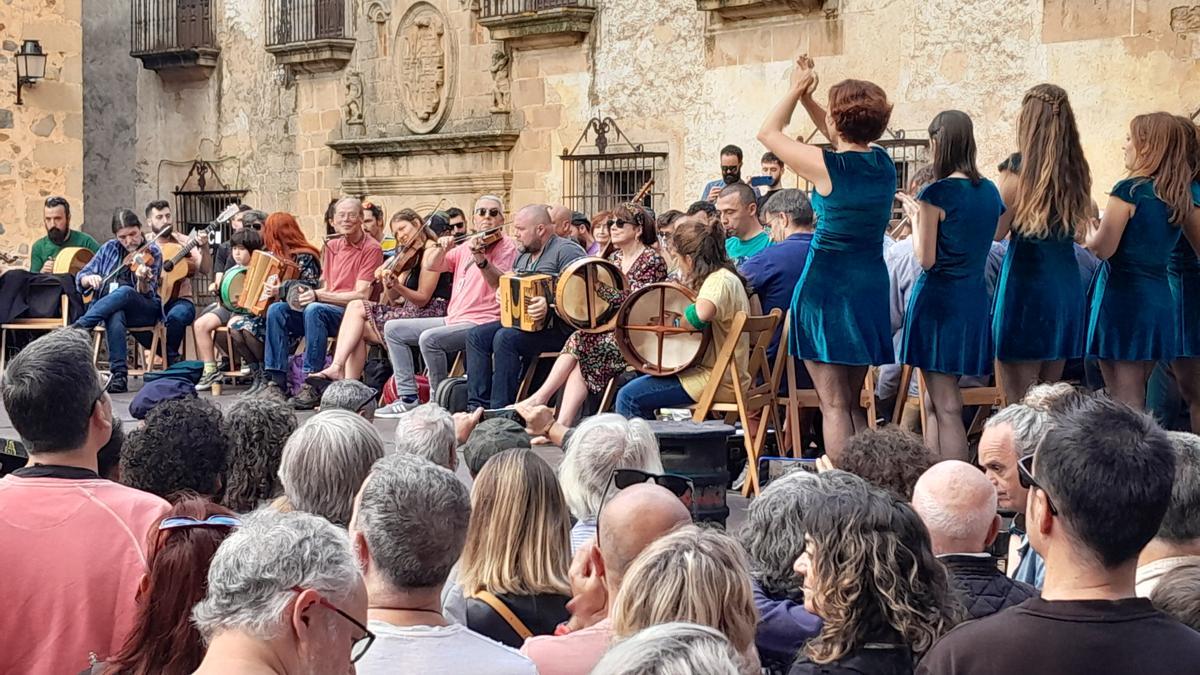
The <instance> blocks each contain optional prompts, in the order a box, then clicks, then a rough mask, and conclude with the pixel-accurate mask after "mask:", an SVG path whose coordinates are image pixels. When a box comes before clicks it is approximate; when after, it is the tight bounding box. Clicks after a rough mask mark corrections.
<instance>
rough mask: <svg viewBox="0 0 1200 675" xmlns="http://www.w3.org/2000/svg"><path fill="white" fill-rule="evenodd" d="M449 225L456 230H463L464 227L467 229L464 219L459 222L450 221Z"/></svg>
mask: <svg viewBox="0 0 1200 675" xmlns="http://www.w3.org/2000/svg"><path fill="white" fill-rule="evenodd" d="M450 227H452V228H454V229H456V230H465V229H467V223H466V221H463V222H461V223H450Z"/></svg>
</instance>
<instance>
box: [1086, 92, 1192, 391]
mask: <svg viewBox="0 0 1200 675" xmlns="http://www.w3.org/2000/svg"><path fill="white" fill-rule="evenodd" d="M1194 136H1195V134H1194V133H1192V132H1189V131H1188V130H1186V129H1184V128H1183V127H1182V126H1180V125H1179V123H1178V122H1177V121H1176V119H1175V116H1174V115H1171V114H1170V113H1165V112H1159V113H1152V114H1149V115H1138V116H1137V117H1134V118H1133V120H1132V121H1131V122H1130V123H1129V135H1128V137H1127V138H1126V141H1125V167H1126V168H1127V169H1129V177H1128V178H1125V179H1124V180H1122V181H1120V182H1118V183H1117V184H1116V185H1115V186H1114V187H1113V189H1112V191H1111V193H1110V196H1109V198H1108V205H1107V207H1106V208H1105V209H1104V218H1103V219H1102V220H1101V221H1100V223H1099V224H1098V225H1097V226H1096V227H1094V228H1093V229H1091V230H1090V231H1089V232H1088V235H1087V243H1086V245H1087V247H1088V248H1089V249H1090V250H1091V251H1092V252H1093V253H1095V254H1096V256H1097V257H1099V258H1100V259H1101V260H1103V261H1104V262H1103V263H1102V264H1101V266H1100V269H1099V270H1098V271H1097V273H1096V279H1095V281H1094V282H1093V290H1092V307H1091V315H1090V317H1089V322H1088V340H1087V342H1088V348H1087V352H1088V355H1089V356H1094V357H1096V358H1098V359H1099V361H1100V372H1101V373H1102V374H1103V375H1104V384H1105V388H1106V389H1107V390H1108V392H1109V395H1111V396H1112V397H1113V398H1115V399H1117V400H1118V401H1121V402H1123V403H1126V404H1128V405H1130V406H1132V407H1134V408H1144V407H1145V404H1146V381H1147V380H1148V379H1150V371H1151V370H1153V368H1154V364H1155V362H1157V361H1159V360H1171V359H1174V358H1175V357H1176V356H1178V355H1179V345H1178V342H1177V340H1176V337H1177V334H1176V325H1175V321H1176V316H1175V306H1174V305H1175V303H1174V302H1173V298H1172V295H1171V284H1170V282H1169V281H1168V280H1167V262H1168V260H1169V259H1170V257H1171V252H1172V250H1173V249H1174V248H1175V245H1176V244H1177V243H1178V242H1179V238H1180V232H1181V228H1184V231H1185V233H1186V234H1187V238H1188V239H1189V240H1190V241H1192V242H1195V243H1198V244H1200V212H1198V211H1197V210H1196V209H1194V208H1193V207H1192V178H1193V168H1192V165H1191V161H1190V158H1189V157H1188V147H1189V141H1192V140H1194Z"/></svg>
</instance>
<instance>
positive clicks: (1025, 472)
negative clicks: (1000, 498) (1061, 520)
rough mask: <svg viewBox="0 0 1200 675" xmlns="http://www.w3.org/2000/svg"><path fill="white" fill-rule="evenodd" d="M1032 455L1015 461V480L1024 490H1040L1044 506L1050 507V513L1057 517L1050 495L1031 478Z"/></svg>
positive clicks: (1056, 510) (1056, 509)
mask: <svg viewBox="0 0 1200 675" xmlns="http://www.w3.org/2000/svg"><path fill="white" fill-rule="evenodd" d="M1034 454H1035V453H1030V454H1028V455H1025V456H1024V457H1022V458H1021V459H1019V460H1017V480H1018V481H1019V482H1020V483H1021V487H1023V488H1025V489H1026V490H1028V489H1029V488H1037V489H1039V490H1041V491H1042V492H1043V493H1044V494H1045V495H1046V504H1047V505H1049V507H1050V513H1051V514H1053V515H1056V516H1057V515H1058V508H1056V507H1055V506H1054V502H1053V501H1052V500H1051V499H1050V493H1049V492H1047V491H1046V488H1044V487H1042V486H1041V484H1039V483H1038V482H1037V480H1036V479H1035V478H1034V477H1033V456H1034Z"/></svg>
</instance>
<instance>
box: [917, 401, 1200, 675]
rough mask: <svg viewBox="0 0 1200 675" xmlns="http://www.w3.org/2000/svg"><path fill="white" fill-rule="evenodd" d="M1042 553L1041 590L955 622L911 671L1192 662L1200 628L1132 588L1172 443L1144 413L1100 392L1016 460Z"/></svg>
mask: <svg viewBox="0 0 1200 675" xmlns="http://www.w3.org/2000/svg"><path fill="white" fill-rule="evenodd" d="M1017 467H1018V471H1019V472H1020V476H1021V482H1022V484H1023V485H1025V486H1026V488H1027V489H1028V490H1029V497H1028V505H1027V506H1026V509H1025V517H1026V524H1027V526H1028V528H1029V538H1030V540H1031V541H1032V542H1033V547H1034V548H1035V549H1037V550H1038V552H1039V553H1041V554H1042V557H1043V558H1045V560H1046V582H1045V585H1044V586H1043V587H1042V597H1041V598H1033V599H1030V600H1026V601H1025V602H1024V603H1022V604H1020V605H1017V606H1016V607H1013V608H1011V609H1009V610H1006V611H1004V612H1000V613H998V614H994V615H992V616H989V617H987V618H984V619H980V620H978V621H971V622H968V623H965V624H962V625H961V626H959V627H958V628H956V629H954V630H952V631H951V632H949V633H947V634H946V636H945V637H943V638H942V640H941V641H940V642H938V643H937V644H936V645H935V646H934V647H933V649H931V650H930V651H929V652H928V653H927V654H926V655H925V657H924V658H923V659H922V660H921V664H920V666H919V668H918V670H917V672H918V673H927V674H929V675H933V674H938V675H940V674H943V673H945V674H951V673H954V674H957V673H963V674H966V673H970V674H971V675H989V674H992V673H995V674H1003V675H1012V674H1013V673H1056V674H1057V673H1139V675H1167V674H1175V673H1196V672H1198V671H1200V633H1197V632H1195V631H1193V630H1191V629H1190V628H1188V627H1187V626H1184V625H1183V624H1181V623H1179V622H1178V621H1176V620H1175V619H1173V618H1170V617H1168V616H1167V615H1166V614H1163V613H1162V612H1159V611H1158V610H1156V609H1155V608H1154V607H1153V605H1151V604H1150V601H1149V600H1147V599H1145V598H1138V597H1135V594H1134V593H1135V591H1134V581H1135V578H1136V571H1135V570H1136V568H1137V559H1138V553H1139V552H1140V551H1141V550H1142V548H1143V547H1145V546H1146V544H1147V543H1148V542H1149V541H1150V540H1151V539H1152V538H1153V537H1154V535H1155V532H1157V530H1158V527H1159V523H1160V522H1161V521H1162V519H1163V514H1164V513H1166V510H1167V506H1168V504H1169V503H1170V500H1171V484H1172V481H1173V480H1174V477H1175V453H1174V450H1173V449H1172V447H1171V441H1170V440H1169V439H1168V438H1167V435H1166V432H1164V431H1163V430H1162V429H1160V428H1159V427H1158V425H1156V424H1155V423H1154V421H1153V419H1151V418H1150V416H1149V415H1146V414H1145V413H1142V412H1139V411H1135V410H1133V409H1132V408H1130V407H1128V406H1126V405H1124V404H1122V403H1118V402H1115V401H1112V400H1110V399H1107V398H1103V397H1094V398H1089V399H1087V400H1085V401H1083V402H1081V403H1079V404H1078V405H1077V406H1076V407H1075V408H1073V409H1071V410H1069V411H1067V412H1065V413H1062V414H1060V415H1058V416H1057V417H1056V418H1055V420H1054V425H1053V426H1052V427H1051V428H1050V430H1049V431H1048V432H1047V433H1046V435H1045V437H1044V439H1043V440H1042V442H1041V443H1040V444H1039V446H1038V449H1037V450H1036V451H1035V452H1034V453H1033V454H1031V455H1029V456H1027V457H1024V458H1022V460H1021V462H1020V463H1019V464H1018V465H1017Z"/></svg>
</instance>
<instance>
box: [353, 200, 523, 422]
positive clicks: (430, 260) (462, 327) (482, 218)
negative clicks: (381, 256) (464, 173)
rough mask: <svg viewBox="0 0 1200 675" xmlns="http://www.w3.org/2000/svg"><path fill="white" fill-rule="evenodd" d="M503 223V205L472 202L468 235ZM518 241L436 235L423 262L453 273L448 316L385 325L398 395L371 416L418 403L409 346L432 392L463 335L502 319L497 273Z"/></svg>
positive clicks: (393, 414) (507, 265) (387, 415)
mask: <svg viewBox="0 0 1200 675" xmlns="http://www.w3.org/2000/svg"><path fill="white" fill-rule="evenodd" d="M503 226H504V203H503V202H501V201H500V198H499V197H493V196H491V195H487V196H483V197H480V198H479V200H478V201H476V202H475V216H474V226H473V228H474V229H472V230H471V232H472V234H476V233H480V232H483V231H485V230H489V229H494V228H498V227H503ZM516 257H517V244H516V242H514V241H513V240H512V239H511V238H509V237H506V236H501V237H500V238H499V239H498V240H497V241H495V242H493V243H491V244H488V245H486V246H485V245H484V244H483V242H482V240H481V239H480V238H478V237H470V238H468V239H466V240H465V241H458V240H456V238H455V237H453V236H451V235H446V236H443V237H441V238H439V239H438V245H437V247H435V248H432V249H429V251H428V252H427V253H426V255H425V257H424V259H423V261H422V265H423V266H424V268H425V269H426V270H430V271H434V272H441V273H446V272H451V273H453V275H454V288H453V292H452V293H451V294H450V303H449V304H448V305H447V306H446V316H445V317H441V318H430V319H394V320H392V321H388V322H387V323H386V324H384V327H383V339H384V342H386V343H387V350H388V358H389V359H390V360H391V362H392V372H393V373H394V375H393V377H395V379H396V392H397V395H398V396H397V399H396V401H395V402H394V403H392V404H390V405H387V406H385V407H383V408H380V409H379V410H377V411H376V412H375V416H376V417H379V418H382V419H395V418H397V417H399V416H400V415H403V414H404V413H405V412H407V411H409V410H411V409H412V408H414V407H416V405H417V380H416V371H415V369H414V366H413V356H412V347H413V346H414V345H415V346H418V347H420V349H421V358H422V359H423V360H424V361H425V366H426V368H428V371H429V388H430V390H431V391H432V390H436V389H437V386H438V384H439V383H440V382H441V381H442V380H444V379H446V376H447V374H448V373H449V371H450V355H451V354H452V353H455V352H461V351H463V350H464V349H466V347H467V333H468V332H469V331H470V330H471V329H472V328H474V327H476V326H478V325H481V324H485V325H486V324H489V323H491V322H493V321H499V320H500V303H499V302H498V301H497V299H496V289H497V288H498V287H499V284H500V275H501V274H504V273H505V272H508V271H509V270H511V269H512V263H513V259H514V258H516Z"/></svg>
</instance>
